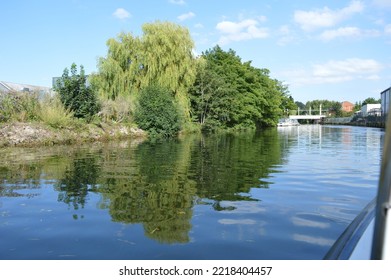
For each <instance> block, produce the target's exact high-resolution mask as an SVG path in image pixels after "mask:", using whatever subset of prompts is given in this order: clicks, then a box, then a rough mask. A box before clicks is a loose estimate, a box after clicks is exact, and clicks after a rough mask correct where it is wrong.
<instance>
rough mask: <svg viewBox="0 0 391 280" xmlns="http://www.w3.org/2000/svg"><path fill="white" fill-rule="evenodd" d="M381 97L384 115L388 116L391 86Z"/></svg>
mask: <svg viewBox="0 0 391 280" xmlns="http://www.w3.org/2000/svg"><path fill="white" fill-rule="evenodd" d="M380 97H381V111H382V115H383V116H387V114H388V109H389V107H390V97H391V87H389V88H388V89H386V90H383V91H382V92H381V93H380Z"/></svg>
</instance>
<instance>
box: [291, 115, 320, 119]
mask: <svg viewBox="0 0 391 280" xmlns="http://www.w3.org/2000/svg"><path fill="white" fill-rule="evenodd" d="M325 117H326V115H300V116H289V118H290V119H291V120H320V119H322V118H325Z"/></svg>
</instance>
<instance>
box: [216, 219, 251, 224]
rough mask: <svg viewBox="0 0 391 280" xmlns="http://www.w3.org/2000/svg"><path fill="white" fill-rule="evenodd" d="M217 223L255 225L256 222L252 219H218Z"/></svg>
mask: <svg viewBox="0 0 391 280" xmlns="http://www.w3.org/2000/svg"><path fill="white" fill-rule="evenodd" d="M219 223H220V224H223V225H255V224H256V223H257V222H256V221H255V220H252V219H240V220H235V219H220V220H219Z"/></svg>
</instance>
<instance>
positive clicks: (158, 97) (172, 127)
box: [135, 85, 181, 137]
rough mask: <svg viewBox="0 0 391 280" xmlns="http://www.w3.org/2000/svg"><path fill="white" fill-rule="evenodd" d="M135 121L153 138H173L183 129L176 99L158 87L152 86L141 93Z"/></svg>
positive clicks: (167, 91)
mask: <svg viewBox="0 0 391 280" xmlns="http://www.w3.org/2000/svg"><path fill="white" fill-rule="evenodd" d="M135 120H136V123H137V124H138V125H139V127H140V128H141V129H143V130H146V131H148V132H149V133H150V135H151V136H152V137H154V136H164V137H172V136H174V135H176V134H177V133H178V132H179V130H180V129H181V122H180V117H179V112H178V107H177V105H176V104H175V103H174V97H173V96H172V94H171V93H170V91H169V90H167V89H164V88H162V87H160V86H157V85H151V86H149V87H147V88H146V89H144V90H143V91H142V92H141V93H140V97H139V100H138V106H137V109H136V114H135Z"/></svg>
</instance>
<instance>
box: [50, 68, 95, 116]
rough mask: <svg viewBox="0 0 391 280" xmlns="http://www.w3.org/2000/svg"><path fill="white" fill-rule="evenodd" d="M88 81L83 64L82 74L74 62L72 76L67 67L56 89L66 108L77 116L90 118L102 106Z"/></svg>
mask: <svg viewBox="0 0 391 280" xmlns="http://www.w3.org/2000/svg"><path fill="white" fill-rule="evenodd" d="M86 82H87V77H86V76H85V74H84V68H83V66H80V74H77V66H76V64H74V63H73V64H72V66H71V76H69V71H68V69H67V68H65V70H64V73H63V75H62V77H61V78H60V79H59V80H58V81H57V84H56V88H55V89H56V91H57V92H58V93H59V95H60V100H61V102H62V103H63V104H64V106H65V108H67V109H69V110H71V111H72V112H73V114H74V116H75V117H77V118H84V119H87V120H90V119H91V118H92V116H93V115H95V114H96V113H97V112H98V111H99V109H100V106H99V103H98V100H97V98H96V96H95V94H94V92H93V91H92V89H91V87H88V86H87V85H86Z"/></svg>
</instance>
